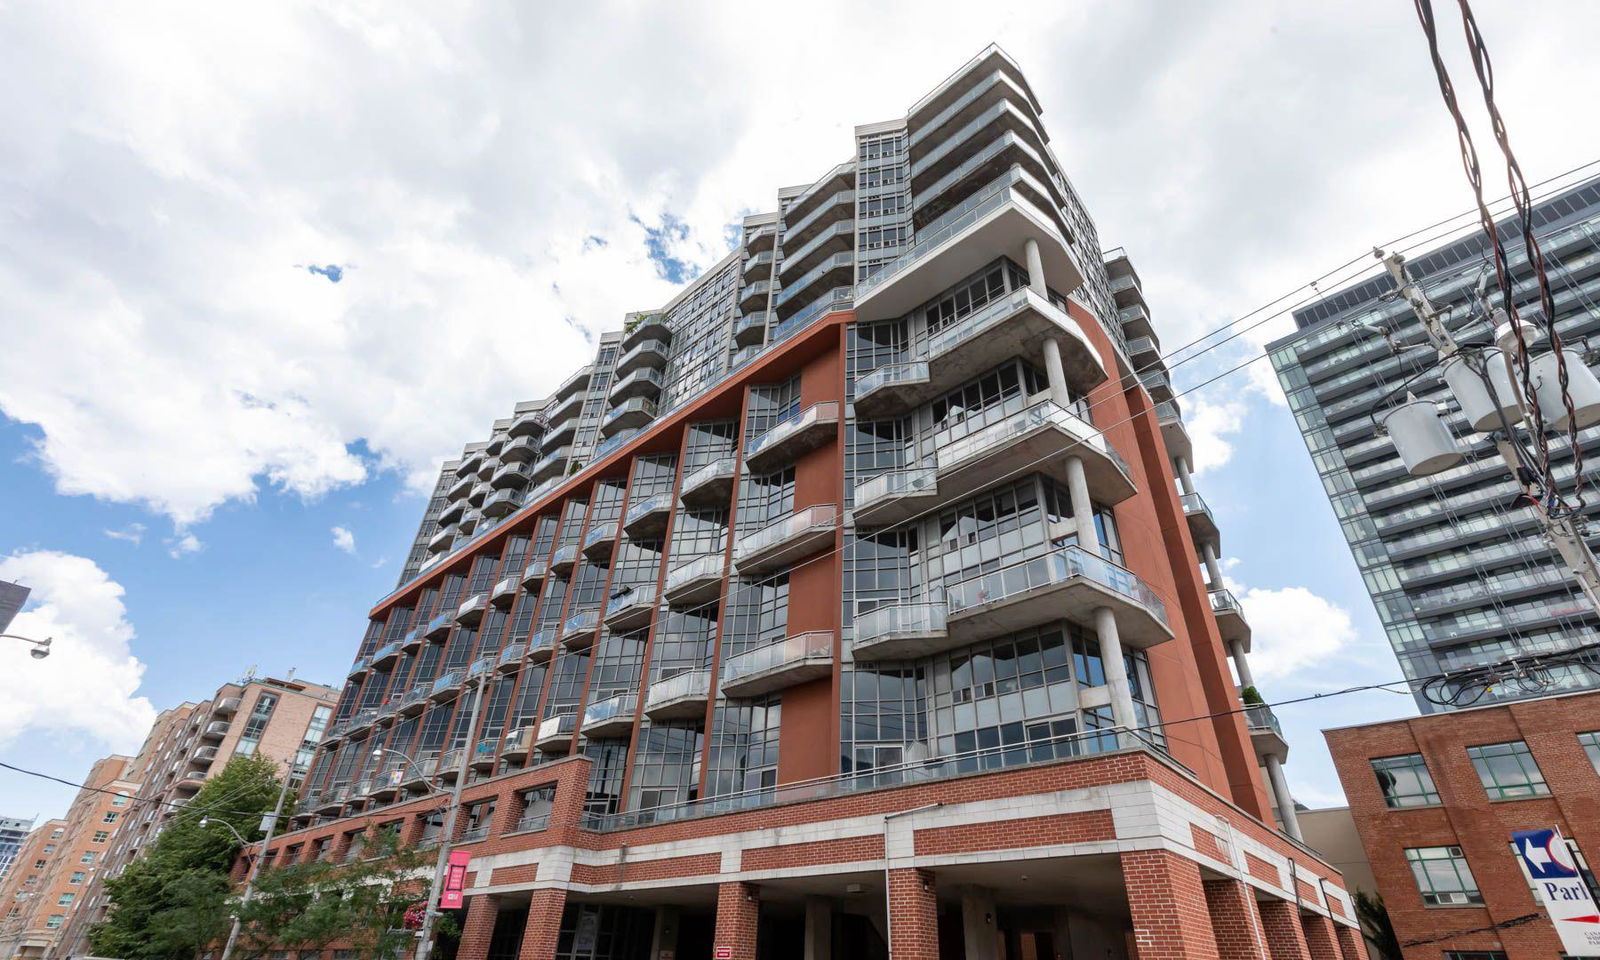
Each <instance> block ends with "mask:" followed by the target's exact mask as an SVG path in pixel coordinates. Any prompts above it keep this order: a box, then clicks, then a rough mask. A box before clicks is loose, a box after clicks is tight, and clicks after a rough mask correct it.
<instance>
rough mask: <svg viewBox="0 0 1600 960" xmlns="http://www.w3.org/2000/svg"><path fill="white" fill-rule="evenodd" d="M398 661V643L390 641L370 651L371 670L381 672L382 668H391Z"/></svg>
mask: <svg viewBox="0 0 1600 960" xmlns="http://www.w3.org/2000/svg"><path fill="white" fill-rule="evenodd" d="M398 659H400V641H398V640H391V641H390V642H388V643H386V644H384V645H383V646H381V647H379V648H378V649H376V650H374V651H372V668H373V669H374V670H382V669H383V668H384V667H387V666H391V665H392V664H393V663H394V662H395V661H396V660H398Z"/></svg>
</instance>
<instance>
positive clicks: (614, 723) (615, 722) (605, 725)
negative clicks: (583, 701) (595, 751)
mask: <svg viewBox="0 0 1600 960" xmlns="http://www.w3.org/2000/svg"><path fill="white" fill-rule="evenodd" d="M638 706H639V700H638V698H637V697H635V696H634V695H633V694H631V693H619V694H617V695H616V696H613V697H607V698H605V699H604V700H600V701H597V702H595V703H591V704H589V706H588V707H587V708H585V709H584V711H583V725H582V726H581V727H579V730H580V731H582V733H583V735H584V736H586V737H588V738H590V739H591V740H599V739H603V738H607V737H626V736H627V735H628V734H630V733H632V732H633V715H634V713H635V712H636V711H637V709H638Z"/></svg>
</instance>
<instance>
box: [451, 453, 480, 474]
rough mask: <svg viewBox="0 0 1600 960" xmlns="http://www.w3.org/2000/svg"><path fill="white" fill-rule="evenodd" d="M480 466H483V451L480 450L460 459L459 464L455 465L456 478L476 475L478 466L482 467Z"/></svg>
mask: <svg viewBox="0 0 1600 960" xmlns="http://www.w3.org/2000/svg"><path fill="white" fill-rule="evenodd" d="M482 465H483V451H482V450H476V451H473V452H472V453H469V454H467V455H466V456H464V457H462V458H461V462H460V463H458V464H456V476H458V477H470V476H472V475H473V474H476V473H477V472H478V468H479V467H480V466H482Z"/></svg>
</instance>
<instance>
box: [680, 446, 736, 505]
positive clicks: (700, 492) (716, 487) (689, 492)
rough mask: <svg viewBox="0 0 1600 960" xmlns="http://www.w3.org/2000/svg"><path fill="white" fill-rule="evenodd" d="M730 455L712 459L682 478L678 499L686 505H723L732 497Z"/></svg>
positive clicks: (733, 462) (732, 460) (732, 472)
mask: <svg viewBox="0 0 1600 960" xmlns="http://www.w3.org/2000/svg"><path fill="white" fill-rule="evenodd" d="M736 466H737V464H736V462H735V461H734V459H733V458H732V457H723V458H721V459H720V460H713V461H712V462H710V463H708V464H706V465H705V466H703V467H700V468H699V469H697V470H695V472H693V473H691V474H689V475H688V476H686V477H684V478H683V485H682V487H681V489H679V490H678V501H679V502H680V503H682V504H683V505H684V506H686V507H725V506H727V505H728V503H729V501H730V500H731V499H732V498H733V474H734V469H735V467H736Z"/></svg>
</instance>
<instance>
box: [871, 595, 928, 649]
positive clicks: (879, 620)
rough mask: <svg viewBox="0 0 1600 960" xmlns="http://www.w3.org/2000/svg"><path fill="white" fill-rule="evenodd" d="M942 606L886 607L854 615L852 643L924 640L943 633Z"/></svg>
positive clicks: (918, 603) (911, 604)
mask: <svg viewBox="0 0 1600 960" xmlns="http://www.w3.org/2000/svg"><path fill="white" fill-rule="evenodd" d="M945 611H946V605H945V604H943V603H939V602H937V601H929V600H923V601H910V602H906V603H889V604H884V605H882V606H879V607H874V608H872V609H871V610H868V611H867V612H866V613H862V614H857V615H856V620H855V638H856V643H869V642H871V641H873V640H876V639H877V638H879V637H887V636H895V635H897V634H905V635H908V636H925V635H928V634H934V633H942V632H943V631H944V629H945Z"/></svg>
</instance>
